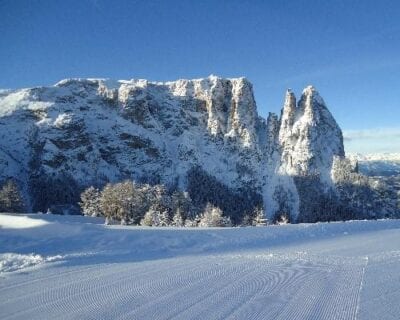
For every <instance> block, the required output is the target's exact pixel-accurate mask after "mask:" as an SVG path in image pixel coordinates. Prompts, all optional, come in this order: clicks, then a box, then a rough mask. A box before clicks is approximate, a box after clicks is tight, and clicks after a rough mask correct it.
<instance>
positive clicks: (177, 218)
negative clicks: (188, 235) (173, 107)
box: [172, 208, 184, 227]
mask: <svg viewBox="0 0 400 320" xmlns="http://www.w3.org/2000/svg"><path fill="white" fill-rule="evenodd" d="M172 225H173V226H175V227H183V226H184V220H183V218H182V214H181V210H180V208H178V209H177V210H176V213H175V214H174V217H173V218H172Z"/></svg>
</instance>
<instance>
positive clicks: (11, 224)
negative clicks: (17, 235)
mask: <svg viewBox="0 0 400 320" xmlns="http://www.w3.org/2000/svg"><path fill="white" fill-rule="evenodd" d="M47 224H49V222H48V221H46V220H42V219H31V218H29V217H27V216H22V215H4V214H2V215H0V226H1V227H2V228H6V229H25V228H34V227H41V226H44V225H47Z"/></svg>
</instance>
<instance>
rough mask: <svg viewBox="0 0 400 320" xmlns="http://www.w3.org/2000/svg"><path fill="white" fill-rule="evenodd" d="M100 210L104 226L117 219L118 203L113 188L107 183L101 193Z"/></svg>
mask: <svg viewBox="0 0 400 320" xmlns="http://www.w3.org/2000/svg"><path fill="white" fill-rule="evenodd" d="M100 210H101V212H102V213H103V215H104V217H105V218H106V221H105V223H106V224H108V223H109V222H110V221H112V220H113V219H115V218H116V217H117V214H118V210H119V202H118V197H117V194H116V192H115V189H114V186H113V185H112V184H111V183H108V184H107V185H106V186H105V187H104V189H103V190H102V191H101V197H100Z"/></svg>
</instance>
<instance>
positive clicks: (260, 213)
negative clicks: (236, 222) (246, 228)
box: [254, 206, 268, 227]
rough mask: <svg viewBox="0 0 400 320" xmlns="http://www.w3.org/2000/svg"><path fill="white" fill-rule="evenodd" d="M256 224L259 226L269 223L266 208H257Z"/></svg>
mask: <svg viewBox="0 0 400 320" xmlns="http://www.w3.org/2000/svg"><path fill="white" fill-rule="evenodd" d="M254 210H255V218H254V225H255V226H257V227H262V226H266V225H267V224H268V219H267V218H265V213H264V209H263V208H262V207H260V206H258V207H256V208H255V209H254Z"/></svg>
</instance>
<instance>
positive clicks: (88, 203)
mask: <svg viewBox="0 0 400 320" xmlns="http://www.w3.org/2000/svg"><path fill="white" fill-rule="evenodd" d="M79 205H80V207H81V209H82V212H83V214H84V215H85V216H91V217H96V216H98V215H100V213H101V210H100V191H99V189H97V188H95V187H93V186H91V187H89V188H87V189H86V190H85V191H83V192H82V193H81V202H79Z"/></svg>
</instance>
